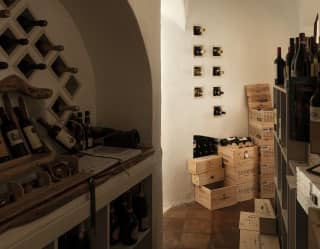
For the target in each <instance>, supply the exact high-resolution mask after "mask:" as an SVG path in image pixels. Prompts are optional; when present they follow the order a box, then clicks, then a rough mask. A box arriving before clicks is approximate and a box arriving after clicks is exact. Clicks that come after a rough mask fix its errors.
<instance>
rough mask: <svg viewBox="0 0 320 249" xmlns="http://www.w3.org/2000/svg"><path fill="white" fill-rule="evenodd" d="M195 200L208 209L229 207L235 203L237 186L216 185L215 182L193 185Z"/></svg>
mask: <svg viewBox="0 0 320 249" xmlns="http://www.w3.org/2000/svg"><path fill="white" fill-rule="evenodd" d="M195 200H196V201H197V202H198V203H199V204H201V205H202V206H204V207H206V208H208V209H209V210H216V209H220V208H224V207H229V206H232V205H235V204H236V203H237V187H236V186H230V187H220V188H218V187H216V185H215V184H212V185H206V186H201V187H197V186H196V187H195Z"/></svg>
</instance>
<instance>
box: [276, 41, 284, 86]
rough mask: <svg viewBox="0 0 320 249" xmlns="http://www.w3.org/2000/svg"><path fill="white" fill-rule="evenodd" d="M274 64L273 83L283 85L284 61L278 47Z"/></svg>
mask: <svg viewBox="0 0 320 249" xmlns="http://www.w3.org/2000/svg"><path fill="white" fill-rule="evenodd" d="M274 64H275V66H276V76H277V78H276V79H275V84H276V85H280V86H283V85H284V75H285V74H284V70H285V64H286V63H285V61H284V60H283V59H282V57H281V48H280V47H278V53H277V58H276V59H275V61H274Z"/></svg>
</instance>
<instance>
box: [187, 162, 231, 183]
mask: <svg viewBox="0 0 320 249" xmlns="http://www.w3.org/2000/svg"><path fill="white" fill-rule="evenodd" d="M224 176H225V172H224V168H223V166H222V165H221V164H220V165H216V166H214V167H212V169H210V171H208V172H205V173H202V174H197V175H192V183H193V184H194V185H196V186H203V185H208V184H210V183H215V182H221V181H223V180H224Z"/></svg>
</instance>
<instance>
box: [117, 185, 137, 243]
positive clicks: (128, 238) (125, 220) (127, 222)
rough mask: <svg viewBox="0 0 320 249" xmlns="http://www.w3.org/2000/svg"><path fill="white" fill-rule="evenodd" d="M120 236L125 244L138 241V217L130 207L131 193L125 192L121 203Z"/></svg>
mask: <svg viewBox="0 0 320 249" xmlns="http://www.w3.org/2000/svg"><path fill="white" fill-rule="evenodd" d="M121 210H122V212H121V223H120V238H121V241H122V243H123V244H125V245H134V244H135V243H137V241H138V225H139V224H138V219H137V217H136V215H135V214H134V212H133V208H132V193H131V191H128V192H127V193H126V194H125V198H123V201H122V204H121Z"/></svg>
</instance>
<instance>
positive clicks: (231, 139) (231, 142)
mask: <svg viewBox="0 0 320 249" xmlns="http://www.w3.org/2000/svg"><path fill="white" fill-rule="evenodd" d="M234 144H237V137H228V138H223V139H221V140H220V145H222V146H228V145H234Z"/></svg>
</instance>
